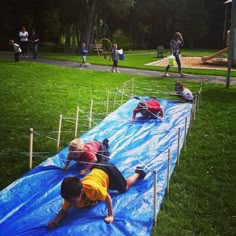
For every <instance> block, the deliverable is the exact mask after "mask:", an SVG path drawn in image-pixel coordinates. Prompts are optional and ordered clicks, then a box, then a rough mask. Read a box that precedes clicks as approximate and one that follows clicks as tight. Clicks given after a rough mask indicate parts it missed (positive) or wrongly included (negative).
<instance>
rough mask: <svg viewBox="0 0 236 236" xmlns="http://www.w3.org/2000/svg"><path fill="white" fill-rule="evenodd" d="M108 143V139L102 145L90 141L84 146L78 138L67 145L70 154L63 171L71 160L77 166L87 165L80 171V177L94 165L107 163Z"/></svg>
mask: <svg viewBox="0 0 236 236" xmlns="http://www.w3.org/2000/svg"><path fill="white" fill-rule="evenodd" d="M108 142H109V140H108V139H104V140H103V142H102V143H100V142H98V141H92V142H88V143H85V144H84V142H83V141H82V140H81V139H80V138H77V139H74V140H73V141H71V143H70V145H69V152H70V153H69V155H68V157H67V161H66V164H65V167H64V169H65V170H67V169H68V166H69V164H70V162H71V161H72V160H73V161H76V162H78V163H79V164H88V165H87V167H86V168H85V169H83V170H81V171H80V175H84V174H86V172H87V171H88V170H89V169H90V168H91V167H93V166H94V163H98V162H107V161H109V152H108V148H109V145H108Z"/></svg>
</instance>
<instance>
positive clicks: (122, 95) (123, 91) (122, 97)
mask: <svg viewBox="0 0 236 236" xmlns="http://www.w3.org/2000/svg"><path fill="white" fill-rule="evenodd" d="M124 93H125V85H124V84H123V88H122V93H121V101H120V104H123V100H124Z"/></svg>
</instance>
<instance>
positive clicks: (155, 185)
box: [153, 170, 157, 226]
mask: <svg viewBox="0 0 236 236" xmlns="http://www.w3.org/2000/svg"><path fill="white" fill-rule="evenodd" d="M153 184H154V188H153V189H154V191H153V193H154V198H153V199H154V203H153V204H154V210H153V214H154V222H153V225H154V226H156V224H157V171H156V170H154V171H153Z"/></svg>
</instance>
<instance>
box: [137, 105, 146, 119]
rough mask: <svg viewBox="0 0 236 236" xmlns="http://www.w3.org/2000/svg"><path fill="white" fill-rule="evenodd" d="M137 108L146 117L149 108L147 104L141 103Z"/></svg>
mask: <svg viewBox="0 0 236 236" xmlns="http://www.w3.org/2000/svg"><path fill="white" fill-rule="evenodd" d="M137 108H138V110H139V112H140V113H141V114H142V115H143V116H145V115H146V113H147V109H148V107H147V104H146V103H145V102H140V103H139V104H138V106H137Z"/></svg>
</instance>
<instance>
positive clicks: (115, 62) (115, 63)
mask: <svg viewBox="0 0 236 236" xmlns="http://www.w3.org/2000/svg"><path fill="white" fill-rule="evenodd" d="M111 58H112V61H113V65H112V68H111V72H117V73H120V71H119V70H118V60H119V52H118V50H117V44H113V46H112V51H111Z"/></svg>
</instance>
